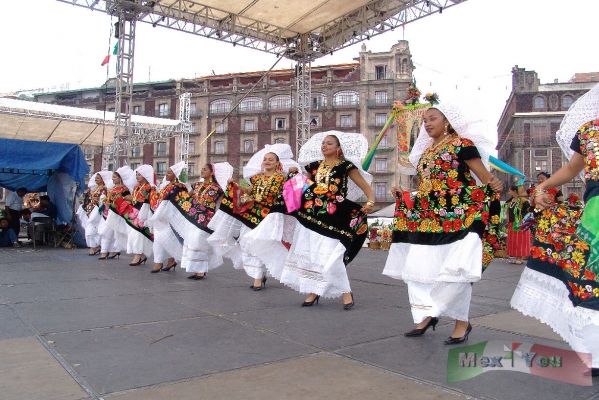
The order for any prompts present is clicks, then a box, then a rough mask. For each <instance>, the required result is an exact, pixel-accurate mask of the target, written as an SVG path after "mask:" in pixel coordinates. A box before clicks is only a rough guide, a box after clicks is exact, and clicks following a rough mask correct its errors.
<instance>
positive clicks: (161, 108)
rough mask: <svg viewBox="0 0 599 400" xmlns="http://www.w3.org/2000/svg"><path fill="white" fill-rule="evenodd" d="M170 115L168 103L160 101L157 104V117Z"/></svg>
mask: <svg viewBox="0 0 599 400" xmlns="http://www.w3.org/2000/svg"><path fill="white" fill-rule="evenodd" d="M169 115H170V113H169V109H168V103H160V104H158V116H159V117H168V116H169Z"/></svg>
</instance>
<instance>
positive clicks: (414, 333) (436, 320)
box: [403, 317, 439, 337]
mask: <svg viewBox="0 0 599 400" xmlns="http://www.w3.org/2000/svg"><path fill="white" fill-rule="evenodd" d="M438 323H439V318H437V317H431V319H430V320H429V321H428V323H427V324H426V325H425V326H424V327H422V328H416V329H412V330H411V331H409V332H406V333H404V334H403V335H404V336H405V337H415V336H422V335H424V332H426V330H427V329H428V328H429V327H431V326H432V327H433V331H434V330H435V327H436V326H437V324H438Z"/></svg>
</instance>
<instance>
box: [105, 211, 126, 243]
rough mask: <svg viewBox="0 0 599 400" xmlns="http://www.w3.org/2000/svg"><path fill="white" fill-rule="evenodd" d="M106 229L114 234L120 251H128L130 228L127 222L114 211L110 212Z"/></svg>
mask: <svg viewBox="0 0 599 400" xmlns="http://www.w3.org/2000/svg"><path fill="white" fill-rule="evenodd" d="M106 229H107V230H112V231H113V232H114V234H113V235H114V240H115V242H116V245H117V247H118V249H119V250H117V251H127V241H128V240H129V231H130V227H129V225H127V221H125V219H124V218H123V217H121V216H120V215H118V214H117V213H115V212H114V211H112V210H108V217H107V218H106Z"/></svg>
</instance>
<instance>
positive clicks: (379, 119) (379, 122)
mask: <svg viewBox="0 0 599 400" xmlns="http://www.w3.org/2000/svg"><path fill="white" fill-rule="evenodd" d="M385 122H387V114H375V115H374V125H375V126H384V125H385Z"/></svg>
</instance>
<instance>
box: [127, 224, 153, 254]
mask: <svg viewBox="0 0 599 400" xmlns="http://www.w3.org/2000/svg"><path fill="white" fill-rule="evenodd" d="M153 246H154V244H153V243H152V241H151V240H150V239H148V238H147V237H146V236H145V235H143V234H142V233H140V232H139V231H136V230H135V229H133V228H132V227H129V235H128V236H127V253H129V254H144V255H146V256H147V257H149V256H151V255H152V252H153V250H152V247H153Z"/></svg>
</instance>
